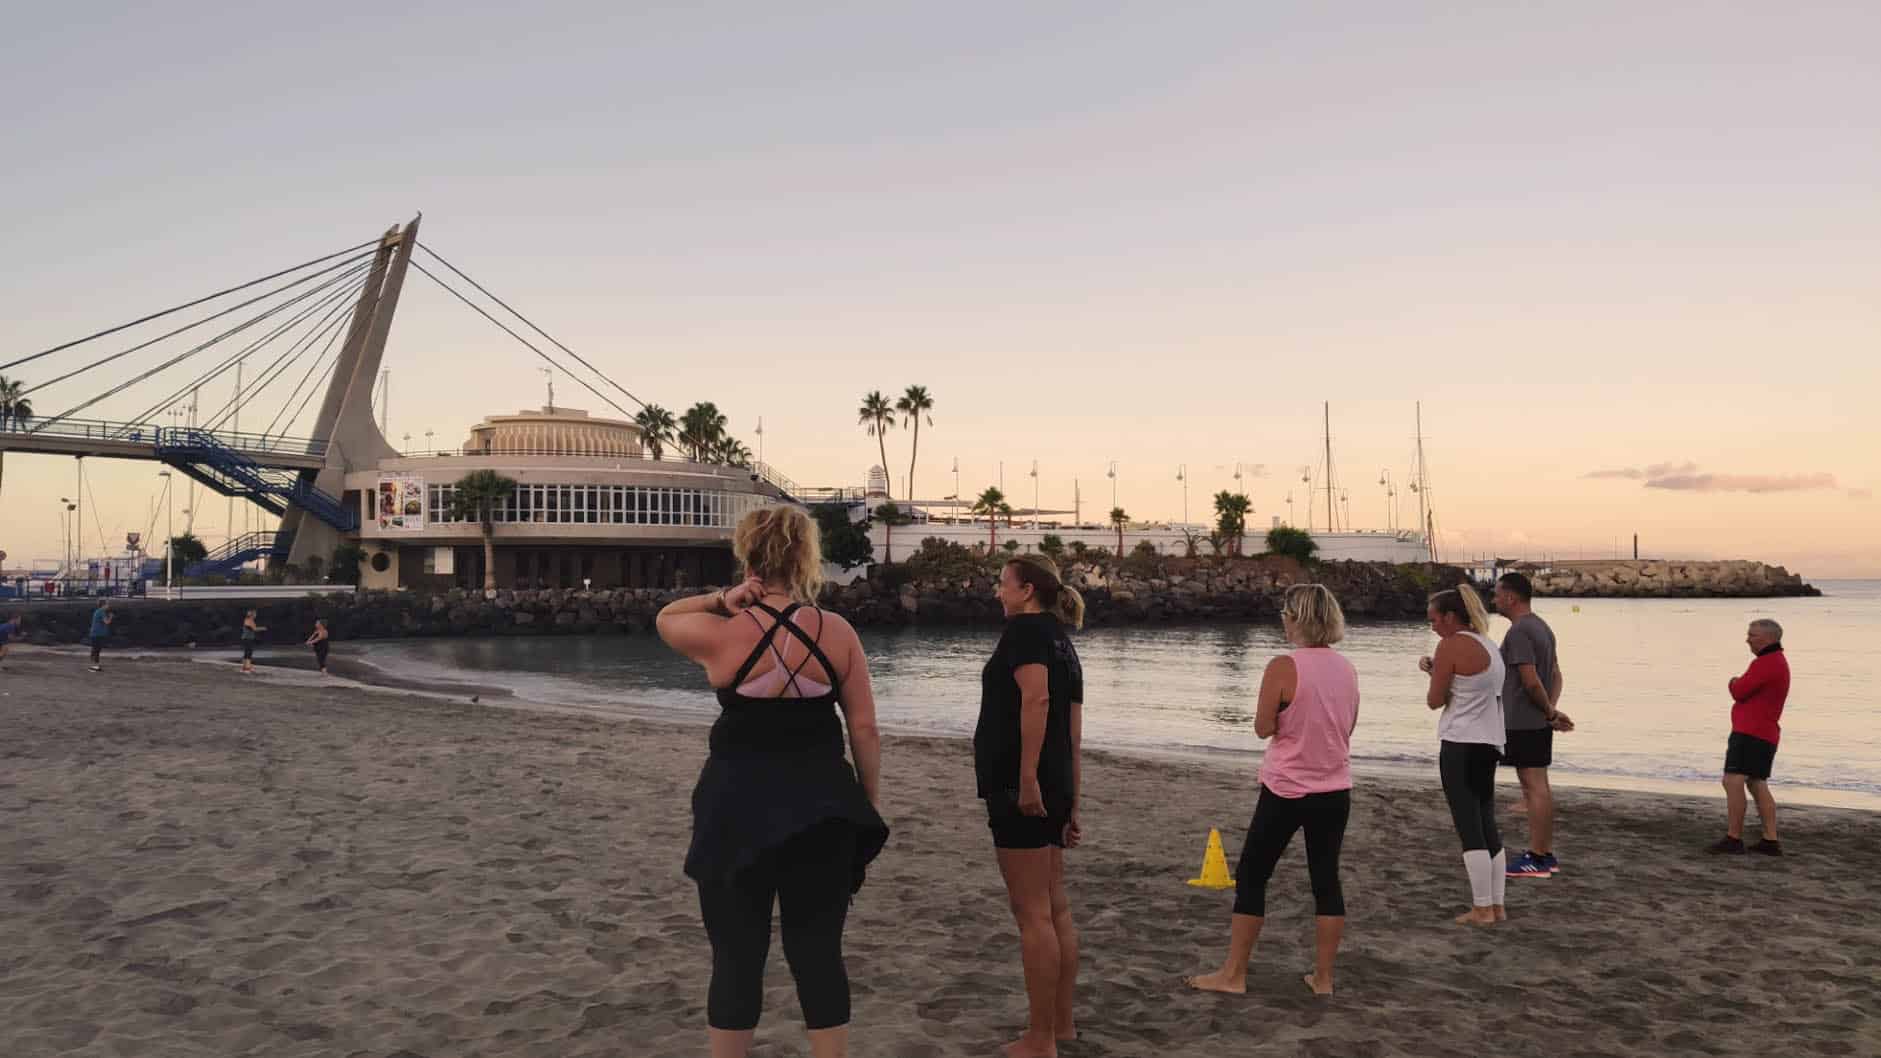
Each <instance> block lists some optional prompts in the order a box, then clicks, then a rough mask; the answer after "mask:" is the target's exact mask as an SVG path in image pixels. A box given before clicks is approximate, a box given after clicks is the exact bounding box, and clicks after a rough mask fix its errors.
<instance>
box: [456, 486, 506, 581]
mask: <svg viewBox="0 0 1881 1058" xmlns="http://www.w3.org/2000/svg"><path fill="white" fill-rule="evenodd" d="M515 493H516V482H514V481H513V480H511V479H509V478H506V477H504V476H503V475H501V474H499V473H497V472H496V471H494V470H473V471H471V472H470V473H468V474H465V475H464V476H463V477H461V478H458V479H457V484H456V485H454V486H452V491H451V520H452V521H458V522H463V521H470V520H472V519H475V520H476V522H477V524H478V526H480V527H481V528H482V529H483V590H484V591H492V590H494V589H495V588H496V542H495V534H496V525H495V522H494V516H495V512H496V505H497V504H499V503H502V502H503V501H504V500H507V499H509V498H510V497H511V496H513V495H515Z"/></svg>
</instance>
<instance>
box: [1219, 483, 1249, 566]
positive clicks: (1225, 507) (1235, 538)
mask: <svg viewBox="0 0 1881 1058" xmlns="http://www.w3.org/2000/svg"><path fill="white" fill-rule="evenodd" d="M1253 508H1254V504H1253V501H1251V500H1249V499H1248V498H1247V496H1246V495H1245V494H1243V493H1239V492H1229V491H1228V490H1227V489H1223V490H1221V491H1220V492H1217V493H1215V531H1216V532H1217V533H1220V534H1221V538H1222V539H1223V540H1224V541H1226V542H1227V544H1228V553H1229V554H1231V555H1238V554H1240V553H1241V540H1242V538H1243V537H1245V536H1247V512H1248V511H1250V510H1253Z"/></svg>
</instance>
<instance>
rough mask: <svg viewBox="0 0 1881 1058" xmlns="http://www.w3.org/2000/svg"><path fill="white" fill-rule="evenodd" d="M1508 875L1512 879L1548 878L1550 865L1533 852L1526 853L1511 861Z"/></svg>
mask: <svg viewBox="0 0 1881 1058" xmlns="http://www.w3.org/2000/svg"><path fill="white" fill-rule="evenodd" d="M1504 873H1506V874H1507V875H1508V876H1509V877H1510V878H1547V877H1549V876H1550V872H1549V870H1548V864H1547V862H1546V861H1545V860H1543V859H1542V858H1541V857H1540V856H1537V855H1535V854H1534V853H1532V852H1524V853H1522V854H1521V855H1520V856H1517V857H1516V858H1515V859H1512V860H1510V861H1509V868H1508V870H1507V871H1506V872H1504Z"/></svg>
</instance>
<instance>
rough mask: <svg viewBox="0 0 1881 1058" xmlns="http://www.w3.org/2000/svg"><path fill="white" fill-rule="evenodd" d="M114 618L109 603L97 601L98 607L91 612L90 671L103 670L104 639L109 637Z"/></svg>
mask: <svg viewBox="0 0 1881 1058" xmlns="http://www.w3.org/2000/svg"><path fill="white" fill-rule="evenodd" d="M114 620H116V616H115V615H114V614H112V612H111V604H110V603H108V602H105V603H99V604H98V608H97V609H96V610H93V611H92V612H91V635H90V639H91V671H93V672H103V671H104V665H103V663H102V657H103V654H104V645H105V640H107V639H110V638H111V622H112V621H114Z"/></svg>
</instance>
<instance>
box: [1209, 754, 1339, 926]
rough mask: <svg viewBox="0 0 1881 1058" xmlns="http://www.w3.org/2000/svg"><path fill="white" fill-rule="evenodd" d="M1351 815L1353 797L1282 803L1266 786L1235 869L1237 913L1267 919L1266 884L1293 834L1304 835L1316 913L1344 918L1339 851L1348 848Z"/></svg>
mask: <svg viewBox="0 0 1881 1058" xmlns="http://www.w3.org/2000/svg"><path fill="white" fill-rule="evenodd" d="M1351 814H1352V791H1350V790H1333V791H1331V792H1329V793H1316V794H1307V795H1306V796H1305V797H1282V796H1280V795H1279V794H1277V793H1274V792H1273V791H1272V790H1269V789H1268V788H1267V787H1266V786H1262V787H1261V796H1260V800H1259V801H1256V802H1255V803H1254V819H1253V821H1252V822H1250V823H1249V824H1248V827H1247V841H1246V842H1245V843H1244V844H1243V845H1242V846H1241V863H1240V866H1239V867H1237V868H1236V869H1235V883H1234V913H1235V914H1237V915H1265V914H1267V880H1268V879H1269V878H1272V877H1273V874H1274V865H1275V864H1277V863H1279V862H1280V854H1281V853H1283V852H1285V851H1286V850H1287V843H1288V842H1290V841H1292V840H1293V832H1294V831H1296V830H1299V829H1301V828H1305V830H1306V873H1307V874H1308V875H1309V876H1311V878H1312V880H1313V909H1314V910H1313V913H1314V914H1316V915H1343V914H1345V891H1344V890H1343V889H1341V888H1340V887H1339V846H1340V845H1342V844H1344V843H1345V822H1346V819H1347V818H1348V817H1349V816H1351Z"/></svg>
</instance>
